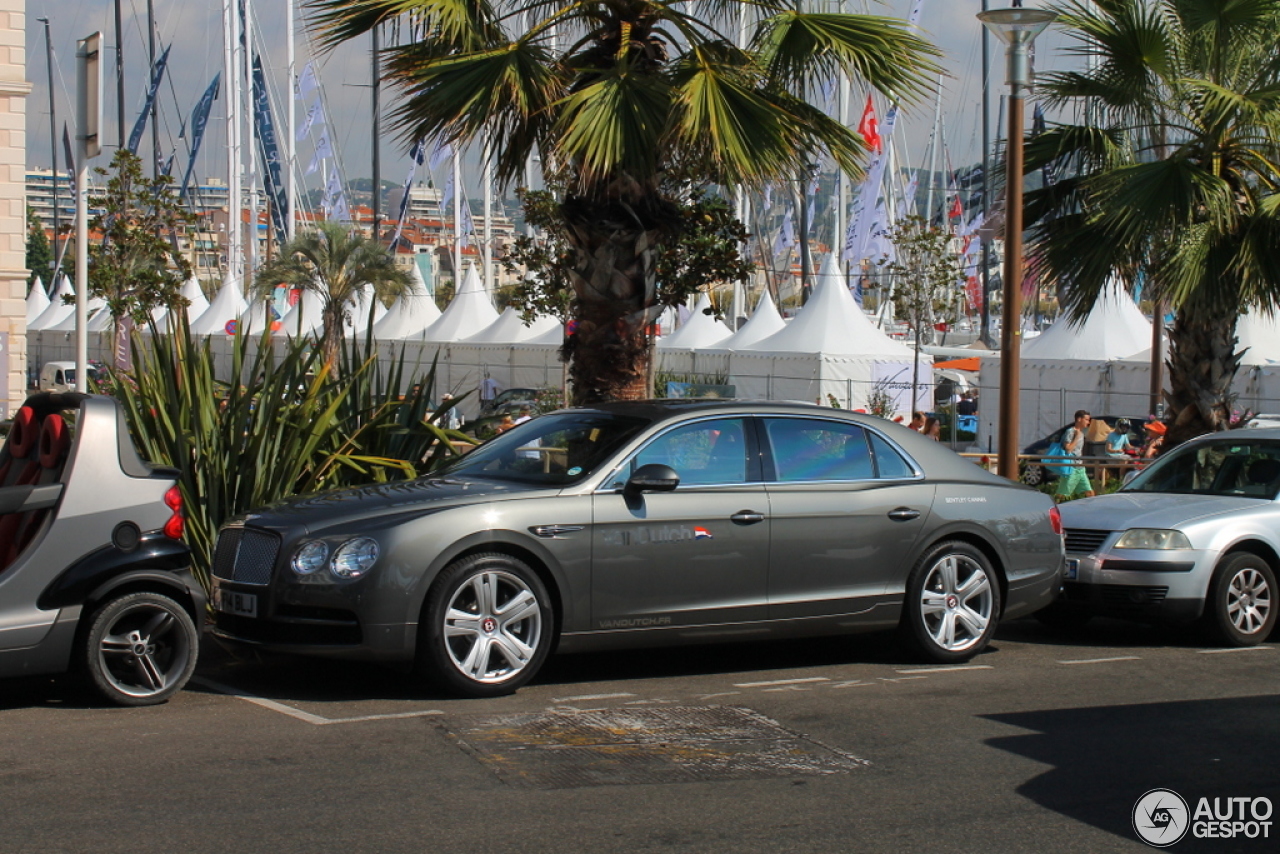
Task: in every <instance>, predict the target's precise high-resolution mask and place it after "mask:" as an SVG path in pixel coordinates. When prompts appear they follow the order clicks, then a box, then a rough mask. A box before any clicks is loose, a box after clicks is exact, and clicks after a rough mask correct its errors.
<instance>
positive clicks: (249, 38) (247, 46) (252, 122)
mask: <svg viewBox="0 0 1280 854" xmlns="http://www.w3.org/2000/svg"><path fill="white" fill-rule="evenodd" d="M242 2H243V3H244V39H243V47H242V49H243V51H244V80H245V87H244V102H245V108H244V120H245V138H244V142H245V145H247V146H248V147H249V254H248V259H249V265H248V269H247V270H246V271H245V275H246V277H247V278H249V279H252V278H253V274H254V273H255V272H256V271H257V269H258V146H257V141H258V139H257V137H258V116H257V109H256V108H255V107H256V105H255V104H254V96H253V0H242Z"/></svg>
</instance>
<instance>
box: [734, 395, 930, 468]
mask: <svg viewBox="0 0 1280 854" xmlns="http://www.w3.org/2000/svg"><path fill="white" fill-rule="evenodd" d="M753 417H756V418H762V419H769V418H791V419H798V420H802V421H825V422H827V423H830V424H846V425H847V424H852V425H853V426H855V427H860V428H861V429H863V430H865V431H867V432H868V433H874V434H875V435H876V436H878V437H880V438H881V439H882V440H884V443H885V444H886V445H888V446H889V447H890V448H892V449H893V450H895V451H897V452H898V455H899V456H901V457H902V459H904V460H906V461H907V464H908V465H910V466H911V471H912V472H913V473H914V474H912V476H911V477H863V478H856V479H844V478H842V479H840V480H771V481H768V482H767V483H768V485H769V486H793V485H799V484H810V485H812V484H815V483H918V482H920V481H922V480H924V469H922V468H920V464H919V463H917V462H916V460H915V457H913V456H911V455H910V454H908V453H907V452H906V451H905V450H903V448H902V446H901V445H899V444H898V443H897V442H895V441H893V440H892V439H890V438H889V437H888V436H886V435H885V434H884V433H881V432H880V431H879V430H877V429H876V428H874V427H871V426H869V425H867V424H863V423H862V422H861V421H853V420H847V419H844V418H830V417H825V416H823V415H816V414H815V415H803V414H800V413H798V412H786V413H778V414H774V413H771V412H763V413H759V414H757V415H755V416H753ZM761 427H763V428H764V429H763V431H762V432H763V434H764V439H765V440H766V441H769V427H768V425H765V424H762V425H761ZM903 429H906V428H903ZM867 450H868V452H870V453H871V454H872V456H873V458H874V455H875V448H874V447H872V445H871V443H870V441H868V443H867ZM770 452H772V448H770Z"/></svg>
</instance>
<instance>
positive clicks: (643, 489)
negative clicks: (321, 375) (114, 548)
mask: <svg viewBox="0 0 1280 854" xmlns="http://www.w3.org/2000/svg"><path fill="white" fill-rule="evenodd" d="M1063 561H1064V557H1063V542H1062V528H1061V524H1060V521H1059V517H1058V511H1057V509H1056V508H1055V507H1054V506H1053V502H1052V501H1051V500H1050V499H1049V498H1048V497H1047V496H1045V495H1042V494H1040V493H1038V492H1035V491H1033V490H1031V489H1028V488H1027V487H1024V486H1021V485H1018V484H1014V483H1010V482H1008V481H1006V480H1003V479H1001V478H998V477H996V476H994V475H992V474H989V473H987V472H986V471H984V470H982V469H981V468H979V467H977V466H975V465H973V464H972V463H969V462H967V461H965V460H964V459H962V458H960V457H958V456H957V455H955V454H954V453H952V452H951V451H950V450H948V449H947V448H945V447H943V446H941V445H939V444H937V443H936V442H933V441H931V440H929V439H926V438H925V437H923V436H920V435H919V434H917V433H915V432H913V431H911V430H908V429H906V428H904V427H901V426H899V425H896V424H893V423H890V422H888V421H884V420H881V419H878V418H874V417H870V416H865V415H857V414H854V413H849V412H842V411H839V410H833V409H827V408H822V407H818V406H806V405H802V404H800V405H794V404H779V403H750V402H741V401H667V402H637V403H616V404H608V405H601V406H598V407H594V408H588V409H572V410H563V411H559V412H553V413H550V414H548V415H544V416H542V417H539V418H535V419H533V420H531V421H528V422H526V423H524V424H521V425H519V426H518V427H516V428H515V429H512V430H509V431H508V432H506V433H503V434H501V435H500V436H498V437H497V438H495V439H494V440H492V441H491V442H489V443H488V444H485V445H483V446H481V447H479V448H477V449H476V450H474V451H472V452H471V453H470V454H468V455H466V456H465V457H462V458H461V459H459V460H458V461H457V462H455V463H453V464H452V465H451V466H449V467H448V468H446V469H443V470H440V471H437V472H434V473H432V474H431V475H429V476H427V477H423V478H419V479H417V480H413V481H407V482H403V483H394V484H384V485H377V486H368V487H363V488H358V489H349V490H343V491H338V492H331V493H325V494H319V495H314V496H310V497H305V498H299V499H296V500H293V501H289V502H286V503H281V504H277V505H273V506H269V507H266V508H263V509H261V510H257V511H254V512H251V513H248V514H246V515H244V516H243V517H240V518H236V519H233V520H231V521H230V522H229V523H228V524H227V525H225V526H224V527H223V528H222V530H221V532H220V534H219V537H218V541H217V546H216V549H215V554H214V565H213V575H214V588H213V596H214V607H215V609H216V614H215V627H214V632H215V634H216V636H217V637H218V638H219V639H221V640H222V641H224V642H225V643H228V644H231V645H240V646H254V647H258V648H265V649H270V650H276V651H289V652H300V653H310V654H316V655H326V656H332V657H341V658H349V659H360V660H371V661H384V662H391V663H398V664H403V665H412V666H415V667H417V668H418V669H419V670H421V671H423V672H424V673H426V674H427V675H429V676H431V677H434V678H435V679H436V680H437V681H438V682H440V683H441V684H442V685H443V686H444V687H445V688H447V689H449V690H451V691H453V692H455V693H459V694H463V695H467V696H496V695H500V694H504V693H509V692H511V691H514V690H515V689H517V688H518V687H520V686H521V685H523V684H524V683H526V682H527V681H528V680H529V679H531V678H532V677H533V676H534V674H535V673H536V672H537V670H538V668H539V667H540V666H541V665H542V663H543V661H544V660H545V659H546V657H547V655H548V654H549V653H550V652H551V651H552V650H559V651H561V652H569V651H577V650H586V649H601V648H622V647H643V646H656V645H663V644H691V643H699V642H701V643H708V642H722V641H730V640H759V639H764V638H770V637H786V636H799V635H839V634H846V633H851V632H858V631H868V630H877V629H895V628H896V629H898V630H899V631H900V632H901V633H902V634H903V636H904V637H905V638H906V639H907V641H908V642H909V643H911V644H912V645H913V646H914V647H915V648H916V649H917V650H918V651H919V652H920V653H922V654H923V655H924V656H925V657H926V658H927V659H929V660H932V661H938V662H959V661H964V660H966V659H968V658H970V657H972V656H974V655H976V654H977V653H979V652H980V651H982V649H983V648H984V647H985V646H986V645H987V643H988V641H989V640H990V638H991V636H992V634H993V632H994V631H995V628H996V623H997V621H998V620H999V619H1001V618H1002V617H1016V616H1021V615H1024V614H1029V613H1031V612H1033V611H1035V610H1037V609H1039V608H1041V607H1043V606H1045V605H1046V604H1048V603H1049V602H1051V601H1052V600H1053V598H1054V597H1055V596H1056V595H1057V593H1058V591H1059V589H1060V587H1061V584H1062V573H1063V567H1064V563H1063Z"/></svg>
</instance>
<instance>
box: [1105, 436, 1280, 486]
mask: <svg viewBox="0 0 1280 854" xmlns="http://www.w3.org/2000/svg"><path fill="white" fill-rule="evenodd" d="M1122 491H1123V492H1172V493H1181V494H1188V495H1231V496H1245V497H1249V498H1265V499H1268V500H1274V499H1275V497H1276V493H1277V491H1280V442H1274V441H1271V442H1268V441H1258V440H1254V441H1215V442H1207V443H1199V444H1192V445H1185V446H1183V447H1181V448H1178V449H1176V450H1174V451H1173V452H1171V453H1169V454H1168V455H1167V456H1164V457H1161V458H1160V459H1159V460H1157V461H1156V462H1155V464H1154V465H1152V466H1151V468H1149V469H1147V470H1146V471H1144V472H1142V473H1141V474H1139V475H1138V476H1137V477H1135V478H1134V479H1133V480H1132V481H1130V482H1129V483H1128V484H1127V485H1126V486H1125V487H1124V489H1123V490H1122Z"/></svg>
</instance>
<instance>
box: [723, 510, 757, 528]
mask: <svg viewBox="0 0 1280 854" xmlns="http://www.w3.org/2000/svg"><path fill="white" fill-rule="evenodd" d="M729 520H730V521H732V522H736V523H738V524H739V525H754V524H755V523H756V522H763V521H764V514H763V513H757V512H755V511H754V510H739V511H738V512H737V513H734V514H733V515H732V516H730V517H729Z"/></svg>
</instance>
